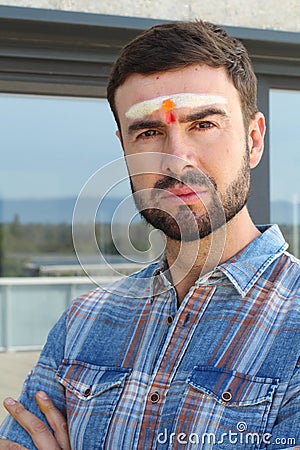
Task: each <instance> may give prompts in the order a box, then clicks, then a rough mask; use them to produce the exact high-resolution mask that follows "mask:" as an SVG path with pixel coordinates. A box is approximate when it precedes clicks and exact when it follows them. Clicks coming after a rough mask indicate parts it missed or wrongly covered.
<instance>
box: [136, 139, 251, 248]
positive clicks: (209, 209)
mask: <svg viewBox="0 0 300 450" xmlns="http://www.w3.org/2000/svg"><path fill="white" fill-rule="evenodd" d="M130 183H131V188H132V192H133V196H134V200H135V204H136V206H137V208H138V210H139V212H140V214H141V216H142V217H143V218H144V219H145V220H146V222H148V223H149V224H150V225H152V226H153V227H154V228H156V229H159V230H161V231H162V232H163V233H164V234H165V235H166V236H168V237H169V238H171V239H174V240H176V241H183V242H190V241H195V240H197V239H201V238H204V237H206V236H208V235H210V234H211V233H212V232H213V231H215V230H217V229H218V228H220V227H222V226H223V225H224V224H225V223H227V222H229V221H230V220H231V219H233V218H234V217H235V216H236V215H237V214H238V213H239V212H240V211H241V210H242V209H243V207H244V206H245V205H246V203H247V200H248V196H249V190H250V165H249V148H248V146H246V151H245V153H244V158H243V163H242V167H241V169H240V170H239V172H238V174H237V176H236V178H235V179H234V180H233V181H232V182H231V184H230V185H229V186H228V187H227V188H226V190H225V192H219V191H218V187H217V183H216V181H215V179H214V178H213V177H210V176H209V175H205V174H204V173H203V172H201V171H200V170H198V169H191V170H189V171H187V172H186V173H185V174H184V175H182V176H181V177H180V178H179V177H178V176H176V175H170V176H165V177H164V178H161V179H160V180H158V181H157V182H156V183H155V185H154V189H153V190H152V189H150V195H149V192H148V191H149V190H146V193H145V192H144V191H139V190H136V189H135V187H134V184H133V181H132V179H130ZM180 184H181V185H183V186H189V187H191V188H192V189H193V190H195V192H197V190H198V189H199V188H201V189H203V188H204V189H206V190H207V191H208V192H209V194H210V198H209V200H208V201H207V202H205V203H204V202H203V201H202V200H201V198H199V202H200V203H202V207H201V208H200V211H199V208H195V207H194V206H193V205H190V206H189V205H188V204H180V205H179V206H177V210H176V212H174V213H173V212H172V211H170V209H169V208H165V210H164V209H162V208H161V207H160V205H159V203H160V202H159V196H160V194H161V192H162V190H165V189H169V188H172V187H174V186H178V185H180ZM197 209H198V210H197Z"/></svg>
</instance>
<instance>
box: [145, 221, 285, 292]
mask: <svg viewBox="0 0 300 450" xmlns="http://www.w3.org/2000/svg"><path fill="white" fill-rule="evenodd" d="M257 228H258V230H259V231H260V232H261V235H260V236H258V237H257V238H256V239H254V240H253V241H252V242H250V244H249V245H248V246H247V247H246V248H244V249H243V250H241V251H240V252H239V253H237V254H236V255H234V256H232V257H231V258H230V259H228V260H227V261H226V262H224V263H222V264H221V265H220V266H218V267H216V268H215V270H213V271H212V272H210V273H209V274H206V275H204V276H201V277H200V278H199V279H198V281H197V283H196V284H197V285H199V284H201V282H203V281H204V280H206V281H208V279H209V278H210V277H211V276H213V275H216V273H217V272H219V273H220V271H221V273H223V274H224V275H226V276H227V278H228V279H229V280H230V281H231V283H232V284H233V285H234V286H235V288H236V289H237V291H238V292H239V294H240V295H241V296H242V297H244V296H245V295H247V293H248V292H249V290H250V289H251V287H252V286H253V285H254V284H255V283H256V281H257V280H258V279H259V277H260V276H261V275H262V274H263V273H264V272H265V270H266V269H267V268H268V267H269V266H270V264H272V263H273V261H275V260H276V259H277V258H279V256H280V255H282V253H283V252H284V251H285V250H286V249H287V247H288V244H287V243H286V242H285V240H284V237H283V235H282V233H281V231H280V229H279V227H278V225H261V226H257ZM164 273H165V274H167V273H168V265H167V261H166V258H165V255H163V256H162V257H161V259H160V261H159V262H158V263H157V265H156V266H155V270H154V271H153V274H152V282H151V287H150V291H151V294H152V295H157V294H158V293H159V292H163V291H166V290H169V289H171V288H172V284H171V283H170V281H169V280H168V277H167V276H166V275H164Z"/></svg>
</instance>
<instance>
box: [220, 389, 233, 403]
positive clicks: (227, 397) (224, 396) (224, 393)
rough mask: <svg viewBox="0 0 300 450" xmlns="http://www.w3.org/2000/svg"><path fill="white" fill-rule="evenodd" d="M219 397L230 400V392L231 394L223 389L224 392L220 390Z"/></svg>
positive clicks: (224, 400)
mask: <svg viewBox="0 0 300 450" xmlns="http://www.w3.org/2000/svg"><path fill="white" fill-rule="evenodd" d="M221 397H222V400H223V402H230V400H231V399H232V394H231V392H228V391H225V392H222V395H221Z"/></svg>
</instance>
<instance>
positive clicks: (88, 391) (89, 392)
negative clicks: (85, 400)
mask: <svg viewBox="0 0 300 450" xmlns="http://www.w3.org/2000/svg"><path fill="white" fill-rule="evenodd" d="M91 392H92V389H91V388H87V389H86V390H85V391H84V393H83V395H84V396H85V397H88V396H89V395H90V394H91Z"/></svg>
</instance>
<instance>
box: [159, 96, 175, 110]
mask: <svg viewBox="0 0 300 450" xmlns="http://www.w3.org/2000/svg"><path fill="white" fill-rule="evenodd" d="M174 108H175V103H174V102H173V100H171V99H170V98H168V99H167V100H164V101H163V102H162V109H164V110H165V111H166V112H170V111H172V109H174Z"/></svg>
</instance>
